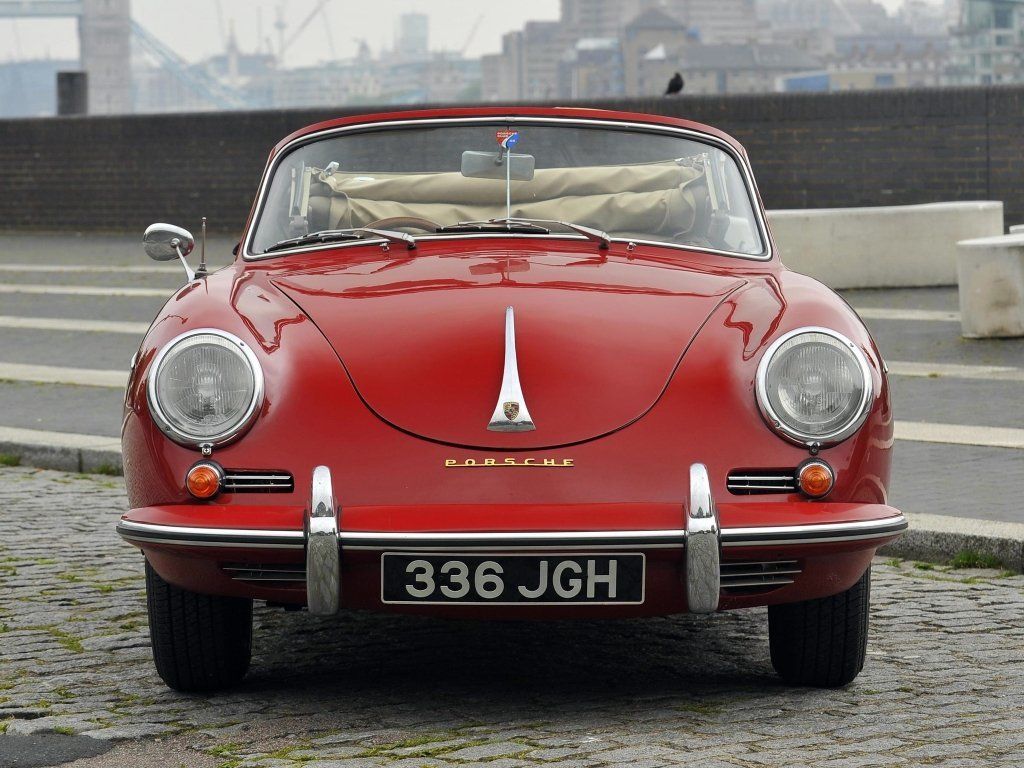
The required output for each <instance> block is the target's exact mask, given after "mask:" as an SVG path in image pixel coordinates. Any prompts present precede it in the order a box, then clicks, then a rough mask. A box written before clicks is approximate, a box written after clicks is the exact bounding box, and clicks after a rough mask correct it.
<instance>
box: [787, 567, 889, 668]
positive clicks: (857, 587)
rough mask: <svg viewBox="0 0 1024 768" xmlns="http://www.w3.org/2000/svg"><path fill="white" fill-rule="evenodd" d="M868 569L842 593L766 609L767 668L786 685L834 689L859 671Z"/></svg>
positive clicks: (868, 591) (865, 622)
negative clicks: (768, 660)
mask: <svg viewBox="0 0 1024 768" xmlns="http://www.w3.org/2000/svg"><path fill="white" fill-rule="evenodd" d="M870 604H871V569H870V568H869V569H868V570H866V571H865V572H864V575H863V576H861V577H860V580H859V581H858V582H857V583H856V584H854V585H853V586H852V587H850V588H849V589H848V590H846V591H845V592H840V593H839V594H838V595H832V596H831V597H823V598H820V599H818V600H805V601H804V602H801V603H788V604H785V605H771V606H769V607H768V640H769V644H770V645H771V653H772V666H773V667H775V671H776V672H778V673H779V675H780V676H781V677H782V679H783V680H785V681H786V682H787V683H789V684H790V685H803V686H813V687H816V688H838V687H840V686H843V685H846V684H847V683H849V682H851V681H852V680H853V679H854V678H855V677H857V675H859V674H860V671H861V670H862V669H863V668H864V657H865V655H866V653H867V646H868V610H869V608H870Z"/></svg>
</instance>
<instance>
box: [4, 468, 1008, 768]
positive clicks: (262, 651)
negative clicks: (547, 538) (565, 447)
mask: <svg viewBox="0 0 1024 768" xmlns="http://www.w3.org/2000/svg"><path fill="white" fill-rule="evenodd" d="M124 504H125V498H124V492H123V489H122V485H121V481H120V478H103V477H98V476H82V475H71V474H65V473H60V472H53V471H40V470H31V469H28V468H13V469H0V530H2V531H3V532H4V535H3V537H2V538H0V731H6V733H5V734H3V735H0V768H12V767H13V766H19V768H24V767H25V766H28V765H36V766H41V765H59V764H64V762H65V761H69V760H72V759H74V758H76V757H81V758H82V759H80V760H79V761H78V762H76V763H74V764H73V765H74V766H76V768H123V767H124V766H131V767H132V768H150V767H152V768H164V767H165V766H189V767H190V768H191V767H193V766H195V767H197V768H207V767H209V768H214V767H215V766H216V767H219V768H292V767H295V768H297V767H298V766H305V767H306V768H325V767H327V766H337V767H338V768H376V767H378V766H380V767H383V766H388V767H389V768H393V767H394V766H400V767H401V768H407V767H412V766H415V767H416V768H421V767H422V766H430V767H447V766H467V765H473V766H486V767H487V768H527V767H530V766H541V765H545V766H556V767H558V768H562V767H568V766H608V767H613V766H614V767H617V766H634V767H643V766H649V767H652V768H653V767H655V766H667V765H693V766H700V767H701V768H724V767H726V766H728V767H729V768H738V767H743V766H745V767H746V768H751V767H752V766H787V768H800V767H801V766H814V768H831V767H833V766H835V767H838V766H874V765H886V766H889V765H892V766H921V765H935V766H955V765H956V766H972V767H976V766H1013V767H1014V768H1017V767H1018V766H1019V765H1020V756H1021V754H1024V714H1022V712H1024V665H1021V663H1020V660H1021V658H1024V625H1022V624H1021V621H1020V617H1021V615H1022V613H1024V576H1020V575H1017V576H1014V575H1009V574H1005V573H1000V572H997V571H992V570H964V571H954V570H950V569H947V568H943V567H933V566H923V564H922V567H917V566H916V565H915V564H914V563H909V562H891V561H883V560H876V562H875V564H874V568H873V587H872V611H871V635H870V643H869V648H868V654H869V655H868V661H867V664H866V666H865V669H864V671H863V673H862V674H861V676H860V677H859V678H858V679H857V680H856V681H855V682H854V683H853V684H852V685H850V686H849V687H847V688H845V689H842V690H835V691H823V690H811V689H799V688H787V687H785V686H783V685H782V684H781V683H780V682H779V681H778V679H777V678H776V677H775V675H774V673H773V672H772V670H771V666H770V663H769V659H768V642H767V632H766V619H767V617H766V613H765V611H764V610H763V609H758V610H749V611H737V612H730V613H723V614H717V615H714V616H711V617H700V616H678V617H673V618H668V619H648V620H635V621H618V622H590V621H586V622H523V623H493V622H469V621H443V620H437V619H425V618H415V617H402V616H388V615H375V614H366V613H352V612H349V613H345V614H343V615H341V616H338V617H332V618H330V619H325V618H318V617H313V616H310V615H308V614H307V613H305V612H302V613H285V612H283V611H280V610H271V609H266V608H259V609H258V610H257V620H256V628H255V634H254V648H255V655H254V659H253V666H252V670H251V672H250V675H249V677H248V678H247V679H246V681H245V682H244V684H243V685H242V686H241V687H240V688H238V689H236V690H234V691H231V692H227V693H221V694H218V695H209V696H198V695H196V696H189V695H183V694H178V693H174V692H172V691H170V690H168V689H167V688H165V687H164V686H163V684H162V683H161V681H160V680H159V678H158V677H157V675H156V674H155V672H154V669H153V665H152V662H151V659H150V649H149V639H148V632H147V629H146V615H145V597H144V590H143V584H144V580H143V569H142V558H141V557H140V556H139V554H138V552H137V551H136V550H135V549H134V548H133V547H131V546H129V545H127V544H124V543H123V542H121V541H120V540H119V539H118V538H117V537H116V536H115V535H114V533H113V525H114V522H115V521H116V519H117V517H118V514H119V512H120V510H121V509H123V507H124ZM42 734H50V735H49V736H43V735H42ZM86 734H88V737H85V738H83V737H84V735H86ZM30 737H36V738H38V739H40V740H42V741H33V740H32V738H30ZM58 737H63V738H58ZM40 744H43V746H42V747H40V746H39V745H40ZM108 748H109V751H105V750H107V749H108ZM44 750H45V751H44ZM87 750H91V752H90V751H87ZM97 753H102V754H97ZM89 754H92V755H94V756H92V757H86V756H85V755H89Z"/></svg>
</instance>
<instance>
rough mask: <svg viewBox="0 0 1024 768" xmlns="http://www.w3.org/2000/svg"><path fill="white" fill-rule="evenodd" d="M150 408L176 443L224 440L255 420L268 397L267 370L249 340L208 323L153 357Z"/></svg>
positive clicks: (164, 430)
mask: <svg viewBox="0 0 1024 768" xmlns="http://www.w3.org/2000/svg"><path fill="white" fill-rule="evenodd" d="M147 393H148V395H149V408H150V412H151V413H152V414H153V419H154V421H156V423H157V425H158V426H159V427H160V429H161V430H162V431H163V432H164V434H166V435H167V436H168V437H170V438H171V439H172V440H175V441H176V442H179V443H183V444H187V445H192V446H200V445H203V444H204V443H209V444H210V445H221V444H223V443H226V442H229V441H230V440H232V439H233V438H235V437H237V436H238V435H239V434H240V433H241V431H242V430H243V429H245V428H246V427H247V426H249V424H251V423H252V420H253V418H255V416H256V412H257V411H258V410H259V406H260V403H261V402H262V400H263V371H262V370H261V369H260V364H259V361H258V360H257V359H256V355H254V354H253V352H252V350H251V349H250V348H249V347H248V346H247V345H246V343H245V342H244V341H242V340H241V339H239V338H238V337H236V336H232V335H231V334H230V333H225V332H224V331H219V330H215V329H212V328H204V329H201V330H197V331H189V332H187V333H184V334H182V335H181V336H178V337H177V338H175V339H172V340H171V341H170V342H169V343H168V344H167V346H165V347H164V348H163V349H162V350H161V351H160V353H159V354H158V355H157V356H156V359H155V360H154V361H153V367H152V368H151V369H150V375H149V382H148V387H147Z"/></svg>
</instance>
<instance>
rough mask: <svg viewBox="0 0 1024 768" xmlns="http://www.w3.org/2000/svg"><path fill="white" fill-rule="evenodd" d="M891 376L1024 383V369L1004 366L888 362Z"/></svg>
mask: <svg viewBox="0 0 1024 768" xmlns="http://www.w3.org/2000/svg"><path fill="white" fill-rule="evenodd" d="M886 365H887V366H888V368H889V373H890V375H893V376H914V377H922V378H927V379H936V378H938V379H942V378H950V379H982V380H989V381H1024V368H1011V367H1009V366H1003V365H957V364H955V363H914V362H909V361H906V360H887V361H886Z"/></svg>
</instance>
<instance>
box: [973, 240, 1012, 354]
mask: <svg viewBox="0 0 1024 768" xmlns="http://www.w3.org/2000/svg"><path fill="white" fill-rule="evenodd" d="M957 276H958V280H959V286H960V327H961V333H962V335H963V336H964V338H968V339H987V338H1013V337H1018V336H1024V233H1021V234H1012V235H998V236H996V237H982V238H976V239H972V240H962V241H960V242H959V243H957Z"/></svg>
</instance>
